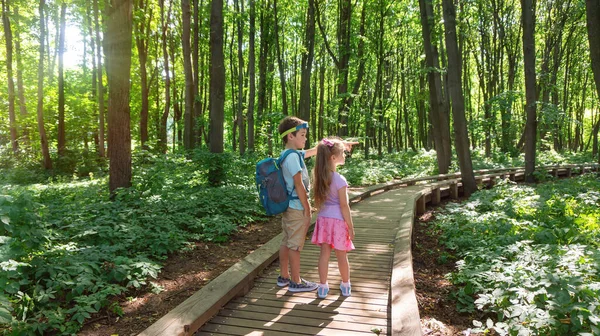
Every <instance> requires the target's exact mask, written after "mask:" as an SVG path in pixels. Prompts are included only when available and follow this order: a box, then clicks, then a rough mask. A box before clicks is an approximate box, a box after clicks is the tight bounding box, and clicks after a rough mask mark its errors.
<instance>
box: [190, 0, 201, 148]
mask: <svg viewBox="0 0 600 336" xmlns="http://www.w3.org/2000/svg"><path fill="white" fill-rule="evenodd" d="M193 4H194V26H193V33H194V36H193V39H192V40H193V46H192V71H193V72H194V127H193V128H192V131H193V132H194V140H193V141H194V147H200V146H201V145H202V134H201V133H202V127H201V126H200V125H198V121H199V120H201V116H202V101H201V100H200V82H199V80H200V71H201V70H200V68H199V62H200V39H201V38H202V35H201V31H200V20H201V19H200V17H201V15H202V14H201V13H200V8H202V7H203V6H204V1H201V2H200V5H198V0H194V3H193Z"/></svg>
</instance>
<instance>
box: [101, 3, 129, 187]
mask: <svg viewBox="0 0 600 336" xmlns="http://www.w3.org/2000/svg"><path fill="white" fill-rule="evenodd" d="M132 10H133V4H132V0H110V5H109V8H107V14H108V15H107V19H106V36H105V45H106V50H105V53H106V75H107V78H108V146H109V149H108V154H109V159H110V166H109V172H110V177H109V188H110V192H111V193H113V195H114V191H115V190H116V189H117V188H128V187H130V186H131V130H130V123H131V116H130V107H129V86H130V83H129V82H130V77H131V75H130V71H131V48H132V41H133V39H132V30H133V18H132Z"/></svg>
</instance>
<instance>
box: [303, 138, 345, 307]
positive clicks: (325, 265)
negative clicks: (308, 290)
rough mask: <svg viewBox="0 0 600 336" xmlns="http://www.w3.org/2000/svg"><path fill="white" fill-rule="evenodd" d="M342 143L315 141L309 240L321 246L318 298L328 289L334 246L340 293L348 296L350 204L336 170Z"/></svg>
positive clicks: (343, 158) (343, 157) (332, 139)
mask: <svg viewBox="0 0 600 336" xmlns="http://www.w3.org/2000/svg"><path fill="white" fill-rule="evenodd" d="M345 147H346V146H345V143H344V142H343V141H341V140H339V139H335V138H330V139H323V140H321V142H320V143H319V144H318V145H317V157H316V162H315V168H314V171H313V174H314V176H313V182H314V183H313V188H314V189H313V191H314V194H313V197H314V205H315V207H316V208H317V210H318V212H319V214H318V216H317V223H316V225H315V230H314V232H313V236H312V242H313V244H317V245H320V246H321V255H320V257H319V278H320V284H319V288H318V289H317V295H318V297H319V298H325V297H326V296H327V293H328V292H329V284H328V283H327V273H328V271H329V256H330V255H331V250H332V249H334V250H335V255H336V257H337V260H338V268H339V270H340V275H341V277H342V283H341V284H340V290H341V291H342V295H344V296H350V294H351V287H350V265H349V264H348V256H347V252H348V251H350V250H353V249H354V244H352V239H354V225H353V223H352V217H351V216H350V205H349V204H348V194H347V192H346V188H347V187H348V182H346V179H345V178H344V177H343V176H342V175H340V174H338V173H337V172H336V167H337V166H338V165H343V164H344V163H345V162H346V154H345V152H344V149H345Z"/></svg>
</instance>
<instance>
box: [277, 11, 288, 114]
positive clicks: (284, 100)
mask: <svg viewBox="0 0 600 336" xmlns="http://www.w3.org/2000/svg"><path fill="white" fill-rule="evenodd" d="M273 15H274V17H275V24H274V28H273V29H274V34H275V47H276V50H277V65H278V67H279V80H280V82H281V104H282V105H281V108H282V112H283V114H284V115H288V113H289V112H288V101H287V83H286V79H285V69H284V64H283V56H282V55H281V54H282V53H283V52H282V50H281V49H282V48H281V44H280V41H279V17H278V13H277V0H273Z"/></svg>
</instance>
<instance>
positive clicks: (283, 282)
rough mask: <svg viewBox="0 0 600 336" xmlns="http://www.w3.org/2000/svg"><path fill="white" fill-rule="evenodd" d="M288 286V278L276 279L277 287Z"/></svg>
mask: <svg viewBox="0 0 600 336" xmlns="http://www.w3.org/2000/svg"><path fill="white" fill-rule="evenodd" d="M289 284H290V278H284V277H282V276H281V275H280V276H278V277H277V286H279V287H285V286H287V285H289Z"/></svg>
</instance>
